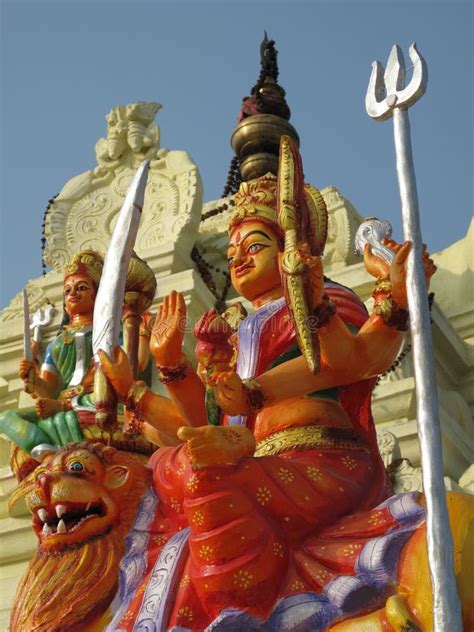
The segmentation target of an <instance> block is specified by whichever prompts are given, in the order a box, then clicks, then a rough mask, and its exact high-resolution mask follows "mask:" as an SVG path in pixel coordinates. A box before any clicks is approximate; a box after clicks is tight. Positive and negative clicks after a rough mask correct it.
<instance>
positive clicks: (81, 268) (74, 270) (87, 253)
mask: <svg viewBox="0 0 474 632" xmlns="http://www.w3.org/2000/svg"><path fill="white" fill-rule="evenodd" d="M103 267H104V258H103V257H102V255H100V254H99V253H98V252H96V251H95V250H81V251H80V252H76V254H75V255H73V256H72V257H71V259H70V260H69V262H68V264H67V265H66V266H65V268H64V279H67V277H70V276H72V275H73V274H87V276H88V277H90V278H91V279H92V280H93V281H94V283H95V284H96V286H97V287H98V286H99V282H100V277H101V275H102V268H103Z"/></svg>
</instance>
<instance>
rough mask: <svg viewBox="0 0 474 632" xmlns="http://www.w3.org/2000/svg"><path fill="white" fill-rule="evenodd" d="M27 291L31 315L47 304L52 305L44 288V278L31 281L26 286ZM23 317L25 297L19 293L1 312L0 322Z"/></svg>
mask: <svg viewBox="0 0 474 632" xmlns="http://www.w3.org/2000/svg"><path fill="white" fill-rule="evenodd" d="M26 291H27V293H28V303H29V306H30V313H31V314H33V313H34V312H36V310H37V309H39V308H41V307H44V306H45V305H46V304H48V303H50V304H52V301H51V300H50V297H48V295H47V294H46V292H45V290H44V288H43V278H39V279H34V280H32V281H29V282H28V283H27V285H26ZM22 317H23V297H22V292H19V293H18V294H17V295H16V296H15V297H14V298H13V299H12V300H11V301H10V303H9V305H8V306H7V307H5V309H3V310H2V311H1V312H0V322H2V321H3V322H6V321H10V320H15V319H17V318H22Z"/></svg>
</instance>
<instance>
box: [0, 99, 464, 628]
mask: <svg viewBox="0 0 474 632" xmlns="http://www.w3.org/2000/svg"><path fill="white" fill-rule="evenodd" d="M159 108H160V105H159V104H158V103H145V102H139V103H136V104H129V105H126V106H119V107H117V108H114V109H113V110H111V112H110V113H109V115H108V116H107V135H106V137H104V138H101V139H100V140H99V141H98V142H97V144H96V147H95V154H96V158H97V166H96V168H95V169H93V170H91V171H88V172H85V173H83V174H80V175H78V176H76V177H74V178H72V179H71V180H70V181H69V182H68V183H66V184H65V186H64V187H63V189H62V191H61V193H60V194H59V195H58V196H57V197H56V198H55V200H54V202H53V203H52V204H51V206H50V209H49V211H48V216H47V222H46V236H47V239H48V246H47V249H46V251H45V259H46V261H47V263H48V264H49V265H50V266H51V268H52V270H51V272H49V273H48V274H46V275H45V276H43V277H40V278H37V279H32V280H31V281H29V282H28V284H27V285H26V290H27V292H28V296H29V301H30V311H31V313H34V312H35V310H36V309H38V308H40V307H44V306H45V305H46V303H47V301H49V302H50V303H52V304H53V305H54V306H55V308H56V312H55V316H54V318H53V321H52V322H51V323H50V324H49V325H48V326H47V327H46V328H45V330H44V331H43V340H44V342H47V341H48V340H49V339H51V338H52V337H53V336H54V335H55V334H56V332H57V331H58V328H59V325H60V321H61V315H62V275H61V272H60V271H61V269H62V267H63V265H64V264H65V263H66V261H67V259H68V258H69V257H70V256H71V255H72V254H73V253H74V252H76V251H77V250H79V249H81V248H90V247H92V248H95V249H97V250H99V251H102V252H104V251H105V249H106V246H107V243H108V240H109V237H110V234H111V229H112V227H113V224H114V220H115V216H116V214H117V212H118V210H119V208H120V204H121V200H122V198H123V195H124V193H125V191H126V188H127V186H128V184H129V182H130V179H131V177H132V175H133V172H134V170H135V168H136V166H138V164H139V163H140V162H141V161H142V160H143V159H144V158H149V159H151V169H150V180H149V185H148V187H147V193H146V196H145V204H144V211H143V219H142V225H141V227H140V231H139V235H138V240H137V253H138V254H139V255H140V256H141V257H143V258H144V259H146V261H147V262H148V264H149V265H150V266H151V268H152V269H153V271H154V272H155V274H156V276H157V278H158V289H157V293H156V296H155V299H154V302H153V305H152V308H151V309H152V311H153V310H155V309H156V307H157V306H158V304H159V303H160V301H161V299H162V298H163V297H164V296H165V295H167V294H168V293H169V292H170V291H171V290H172V289H176V290H178V291H180V292H182V293H183V294H184V296H185V299H186V303H187V304H188V311H189V318H190V323H191V324H194V322H196V320H197V319H198V318H199V316H200V315H201V314H202V313H203V312H204V311H205V310H207V309H208V308H209V307H210V306H211V305H213V303H214V301H215V299H214V297H213V295H212V294H211V292H210V291H209V289H208V287H207V286H206V284H205V283H204V281H203V280H202V278H201V276H200V274H199V273H198V272H197V271H196V269H195V268H194V266H193V263H192V260H191V251H192V249H193V246H195V245H196V247H197V250H198V252H199V253H200V254H201V255H202V257H203V258H204V259H205V260H206V261H207V263H209V264H211V265H212V266H213V276H214V281H215V284H216V287H217V289H218V290H219V289H220V288H221V287H222V286H223V285H224V283H225V274H224V272H225V270H226V257H225V253H226V243H227V234H226V226H227V221H228V213H229V212H230V211H225V212H223V213H220V214H218V215H215V216H213V217H210V218H209V219H206V220H205V221H201V216H202V215H203V214H205V213H207V212H208V211H210V210H212V209H213V208H215V207H217V206H220V205H221V204H222V200H216V201H212V202H208V203H206V204H204V205H203V202H202V188H201V182H200V176H199V171H198V168H197V167H196V165H194V164H193V162H192V161H191V159H190V158H189V156H188V155H187V154H186V152H184V151H175V150H167V149H163V148H160V145H159V139H160V131H159V127H158V126H157V125H156V123H155V122H154V118H155V115H156V114H157V112H158V110H159ZM322 194H323V196H324V198H325V200H326V203H327V205H328V209H329V235H328V243H327V246H326V251H325V259H324V260H325V273H326V274H327V275H328V276H330V277H331V278H332V279H333V280H334V281H337V282H339V283H342V284H344V285H346V286H348V287H351V288H352V289H353V290H354V291H355V292H357V294H358V295H359V296H360V297H361V298H362V299H363V300H364V301H367V304H369V301H370V295H371V292H372V289H373V279H372V278H371V277H370V276H369V275H368V273H367V272H366V271H365V268H364V265H363V263H362V262H361V261H360V260H359V259H358V257H357V256H356V255H355V254H354V250H353V243H354V236H355V233H356V231H357V228H358V226H359V224H360V223H361V222H362V220H363V216H362V215H360V214H359V213H358V212H357V211H356V209H355V208H354V207H353V206H352V204H351V203H350V202H349V200H347V199H346V198H345V197H344V196H343V195H342V194H341V193H340V192H339V191H338V189H337V188H336V187H334V186H329V187H326V188H325V189H323V190H322ZM473 226H474V224H471V227H470V229H469V231H468V233H467V235H466V237H465V238H464V239H462V240H460V241H459V242H457V243H455V244H453V245H452V246H450V247H449V248H446V249H445V250H443V251H441V252H440V253H437V254H435V255H434V257H433V258H434V261H435V263H436V265H437V266H438V272H437V274H436V275H435V277H434V278H433V281H432V290H433V291H434V292H435V293H436V299H435V304H434V307H433V311H432V319H433V340H434V349H435V361H436V370H437V379H438V388H439V396H440V407H441V410H440V415H441V425H442V434H443V449H444V458H445V475H446V479H445V480H446V484H447V488H448V489H460V488H461V489H463V490H464V491H466V492H470V493H474V470H473V466H472V465H471V464H472V462H473V461H474V458H473V457H474V439H473V432H472V417H473V410H474V295H473V291H472V288H473V287H474V273H473V267H474V266H473V260H474V255H473V252H474V243H473V240H474V228H473ZM228 298H229V300H230V301H231V300H232V294H230V295H229V297H228ZM0 323H1V326H0V410H5V409H10V408H24V407H27V406H31V404H32V400H31V398H30V397H29V396H28V395H26V394H25V393H24V392H23V390H22V389H23V383H22V381H21V380H20V378H19V377H18V375H17V367H18V362H19V360H20V358H21V357H22V326H23V324H22V303H21V292H19V294H18V295H17V297H15V298H14V299H13V300H12V302H11V303H10V305H8V306H7V307H6V308H5V309H4V310H3V312H2V313H1V314H0ZM191 332H192V326H191V327H189V331H188V334H187V337H186V341H185V350H186V354H187V356H188V357H189V358H193V357H194V353H193V347H194V341H193V338H192V333H191ZM407 343H409V341H407ZM153 388H154V389H155V390H156V391H159V390H160V383H159V381H158V380H157V378H156V376H154V377H153ZM373 410H374V415H375V419H376V423H377V429H378V437H379V447H380V450H381V453H382V457H383V459H384V462H385V465H386V466H387V467H389V468H391V470H392V471H393V473H394V476H395V491H397V492H401V491H413V490H418V489H420V488H421V470H420V453H419V445H418V441H417V431H416V400H415V383H414V379H413V371H412V366H411V359H410V354H409V353H408V355H407V356H406V357H405V358H404V359H403V361H402V362H401V363H400V364H399V366H397V367H396V368H395V370H394V371H392V372H391V373H389V374H388V375H387V376H385V377H382V378H381V380H380V383H379V384H378V386H377V387H376V390H375V392H374V400H373ZM9 451H10V446H9V443H8V441H7V440H6V439H5V438H4V437H2V436H0V631H4V630H7V629H8V611H9V608H10V604H11V601H12V599H13V596H14V592H15V587H16V583H17V581H18V579H19V578H20V576H21V575H22V573H23V571H24V569H25V567H26V564H27V561H28V559H29V558H30V556H31V555H32V553H33V550H34V547H35V536H34V535H33V531H32V529H31V523H30V517H29V515H28V512H27V510H26V506H24V505H23V506H21V505H20V506H17V507H16V509H15V514H14V515H8V511H7V502H8V497H9V495H10V493H11V492H12V490H13V489H14V488H15V479H14V477H13V475H12V473H11V470H10V468H9V465H8V460H9Z"/></svg>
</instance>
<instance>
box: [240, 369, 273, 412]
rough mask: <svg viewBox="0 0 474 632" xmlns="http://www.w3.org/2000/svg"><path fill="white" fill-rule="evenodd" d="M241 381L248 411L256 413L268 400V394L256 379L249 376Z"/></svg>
mask: <svg viewBox="0 0 474 632" xmlns="http://www.w3.org/2000/svg"><path fill="white" fill-rule="evenodd" d="M242 382H243V385H244V390H245V394H246V396H247V403H248V406H249V408H250V412H251V413H257V412H258V411H259V410H262V408H264V407H265V404H266V403H267V401H268V396H267V394H266V393H265V391H264V390H263V388H262V387H261V386H260V384H259V383H258V382H257V380H256V379H254V378H249V379H246V380H242Z"/></svg>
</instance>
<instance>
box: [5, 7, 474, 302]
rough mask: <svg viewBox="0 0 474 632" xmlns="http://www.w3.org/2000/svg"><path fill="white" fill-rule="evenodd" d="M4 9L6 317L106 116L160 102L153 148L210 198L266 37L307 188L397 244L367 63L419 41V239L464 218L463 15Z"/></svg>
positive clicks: (469, 11) (388, 153)
mask: <svg viewBox="0 0 474 632" xmlns="http://www.w3.org/2000/svg"><path fill="white" fill-rule="evenodd" d="M1 11H2V22H1V23H2V62H1V66H2V67H1V71H2V72H1V75H2V99H1V105H2V161H1V185H2V197H1V213H2V224H1V235H2V250H1V264H2V267H1V286H2V294H1V299H0V306H5V305H6V304H7V303H8V302H9V300H10V299H11V298H12V297H13V296H14V295H15V294H16V293H17V292H18V291H20V289H21V288H22V286H23V285H24V283H25V282H26V281H27V280H28V279H29V278H33V277H37V276H40V275H41V264H40V238H41V221H42V217H43V213H44V209H45V207H46V204H47V201H48V199H49V198H51V197H52V196H53V195H55V194H56V193H58V192H59V191H60V190H61V188H62V187H63V185H64V184H65V183H66V182H67V180H69V179H70V178H71V177H72V176H74V175H76V174H78V173H81V172H83V171H86V170H88V169H91V168H93V167H94V164H95V163H94V144H95V142H96V141H97V140H98V138H99V137H101V136H103V135H104V133H105V120H104V117H105V115H106V114H107V112H108V111H109V110H110V108H111V107H113V106H115V105H118V104H122V103H130V102H133V101H137V100H140V99H142V100H156V101H159V102H160V103H162V104H163V110H162V111H161V112H160V113H159V114H158V116H157V122H158V123H159V125H160V127H161V138H162V146H165V147H168V148H170V149H185V150H187V151H188V152H189V153H190V155H191V156H192V158H193V159H194V160H195V162H196V163H197V165H198V167H199V168H200V170H201V175H202V179H203V182H204V188H205V200H212V199H215V198H217V197H219V196H220V194H221V192H222V188H223V186H224V183H225V179H226V174H227V168H228V164H229V161H230V158H231V155H232V154H231V149H230V145H229V138H230V135H231V131H232V128H233V126H234V124H235V118H236V115H237V112H238V109H239V106H240V102H241V99H242V97H243V96H245V95H247V94H248V91H249V89H250V88H251V87H252V85H253V84H254V83H255V80H256V78H257V75H258V71H259V45H260V42H261V39H262V35H263V31H264V29H266V30H267V32H268V34H269V36H270V37H272V38H273V39H275V40H276V43H277V48H278V50H279V53H280V54H279V65H280V80H281V83H282V85H283V86H284V87H285V89H286V91H287V99H288V103H289V105H290V107H291V110H292V123H293V124H294V125H295V127H296V128H297V129H298V131H299V134H300V137H301V139H302V144H301V151H302V155H303V161H304V167H305V173H306V178H307V180H309V181H310V182H312V183H313V184H314V185H316V186H318V187H321V188H322V187H324V186H327V185H329V184H334V185H336V186H337V187H338V188H339V189H340V191H341V192H342V193H343V194H344V195H345V196H346V197H348V198H349V199H350V200H351V201H352V203H353V204H354V205H355V206H356V208H357V209H358V210H359V212H360V213H361V214H363V215H378V216H380V217H386V218H387V219H390V221H391V222H392V223H393V225H394V227H395V233H396V235H397V236H398V237H399V238H401V226H400V212H399V198H398V189H397V184H396V177H395V171H394V156H393V141H392V123H391V122H385V123H379V122H375V121H373V120H371V119H369V118H368V116H367V115H366V113H365V108H364V97H365V92H366V88H367V82H368V78H369V74H370V67H371V62H372V61H373V60H374V59H379V60H381V61H382V62H383V63H385V62H386V59H387V56H388V53H389V51H390V48H391V46H392V44H394V43H395V42H398V43H399V44H400V45H401V46H402V47H403V49H404V51H407V49H408V46H409V44H410V43H411V42H413V41H416V42H417V43H418V46H419V48H420V50H421V51H422V53H423V54H424V56H425V58H426V59H427V62H428V66H429V74H430V80H429V86H428V91H427V93H426V95H425V96H424V97H423V99H422V100H421V101H420V102H419V103H418V104H417V105H416V106H415V107H414V108H413V109H412V110H411V111H410V117H411V125H412V135H413V145H414V154H415V164H416V170H417V179H418V191H419V198H420V206H421V210H422V228H423V233H424V238H425V241H427V242H428V244H429V247H430V249H431V251H438V250H440V249H442V248H444V247H446V246H447V245H449V244H451V243H453V242H454V241H456V240H458V239H460V238H461V237H462V236H463V235H464V234H465V232H466V230H467V227H468V224H469V220H470V217H471V214H472V210H473V195H472V185H471V182H472V174H473V164H472V163H473V118H474V117H473V85H474V82H473V71H472V64H473V4H472V2H471V1H466V2H462V1H456V0H449V1H446V2H443V1H435V0H426V1H421V0H420V1H416V0H410V1H402V0H399V1H397V2H390V1H384V0H378V1H373V2H359V1H357V0H354V1H346V2H340V1H337V0H331V1H327V2H323V1H317V0H314V1H312V2H299V1H298V0H291V1H290V0H288V1H286V2H278V1H273V2H270V1H266V2H265V1H262V0H260V1H254V2H245V1H242V0H240V2H233V1H229V2H225V1H224V0H221V1H215V2H203V1H200V0H195V1H194V2H179V1H174V2H159V1H158V0H154V1H153V2H152V1H150V2H142V1H139V0H134V1H133V2H132V1H131V0H130V1H128V2H117V1H106V0H104V1H102V2H98V1H83V2H77V1H72V0H61V1H57V2H43V1H42V0H35V2H23V1H21V0H15V1H11V2H9V1H5V0H3V2H2V4H1Z"/></svg>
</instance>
